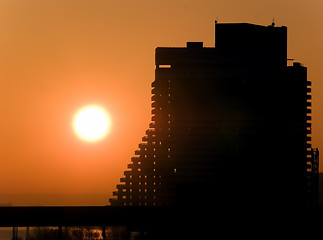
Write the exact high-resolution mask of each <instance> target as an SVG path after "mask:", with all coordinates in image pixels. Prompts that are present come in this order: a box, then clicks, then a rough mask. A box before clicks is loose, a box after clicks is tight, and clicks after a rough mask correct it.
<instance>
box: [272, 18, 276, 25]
mask: <svg viewBox="0 0 323 240" xmlns="http://www.w3.org/2000/svg"><path fill="white" fill-rule="evenodd" d="M275 25H276V23H275V18H273V22H272V24H271V26H272V27H275Z"/></svg>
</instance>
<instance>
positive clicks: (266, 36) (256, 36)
mask: <svg viewBox="0 0 323 240" xmlns="http://www.w3.org/2000/svg"><path fill="white" fill-rule="evenodd" d="M215 34H216V38H215V39H216V41H215V47H214V48H208V47H204V46H203V43H202V42H188V43H187V46H186V47H183V48H160V47H158V48H157V49H156V70H155V81H154V82H153V83H152V88H153V89H152V94H153V96H152V122H151V124H150V125H149V129H148V130H147V131H146V136H144V137H143V139H142V141H143V142H142V143H140V144H139V150H137V151H135V155H136V156H135V157H133V158H132V159H131V162H132V163H131V164H129V165H128V167H129V169H130V170H128V171H125V172H124V174H125V176H124V177H123V178H121V182H122V183H121V184H120V185H117V191H115V192H114V195H115V196H116V198H113V199H110V202H111V204H112V205H122V206H124V205H126V206H173V205H177V206H178V205H179V206H187V205H190V206H193V205H194V204H195V205H201V204H203V205H205V204H206V205H213V206H214V205H219V206H223V205H225V206H237V205H244V206H246V205H248V206H252V207H256V206H259V205H262V206H263V205H264V204H266V206H272V207H277V206H280V207H282V206H291V207H292V206H295V207H299V206H312V205H315V204H316V203H317V198H318V196H317V192H318V189H317V181H318V179H317V178H318V150H317V149H313V148H312V145H311V82H310V81H308V80H307V68H306V67H304V66H302V65H301V64H300V63H297V62H294V63H293V64H292V66H288V64H287V28H286V27H284V26H283V27H275V25H274V24H272V25H269V26H259V25H254V24H247V23H227V24H226V23H217V22H216V31H215Z"/></svg>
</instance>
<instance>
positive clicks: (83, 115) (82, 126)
mask: <svg viewBox="0 0 323 240" xmlns="http://www.w3.org/2000/svg"><path fill="white" fill-rule="evenodd" d="M110 126H111V121H110V118H109V116H108V114H107V112H106V110H105V109H104V108H102V107H100V106H98V105H88V106H85V107H83V108H82V109H81V110H79V111H78V112H77V113H76V114H75V117H74V119H73V128H74V131H75V132H76V134H77V135H78V136H79V137H80V138H81V139H82V140H85V141H88V142H96V141H99V140H101V139H103V138H104V137H105V136H106V135H107V134H108V132H109V130H110Z"/></svg>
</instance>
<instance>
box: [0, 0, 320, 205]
mask: <svg viewBox="0 0 323 240" xmlns="http://www.w3.org/2000/svg"><path fill="white" fill-rule="evenodd" d="M322 10H323V1H322V0H307V1H300V0H270V1H262V0H260V1H259V0H241V1H237V0H198V1H197V0H196V1H193V0H176V1H174V0H166V1H152V0H137V1H130V0H124V1H110V0H95V1H94V0H46V1H44V0H28V1H25V0H0V84H1V87H0V109H1V119H0V133H1V134H0V198H1V195H3V196H4V195H8V194H14V193H36V194H42V193H63V194H64V193H78V194H91V193H96V194H107V202H108V196H111V193H112V191H114V190H115V185H116V184H118V183H119V180H120V177H123V171H124V170H126V166H127V164H128V163H130V158H131V157H132V156H133V155H134V151H135V150H136V149H137V147H138V144H139V143H140V141H141V138H142V136H144V134H145V130H146V129H147V128H148V124H149V122H150V111H151V109H150V105H151V101H150V97H151V94H150V91H151V82H152V81H153V80H154V68H155V66H154V53H155V52H154V51H155V48H156V47H157V46H175V47H181V46H185V44H186V42H187V41H203V42H204V45H205V46H208V47H213V46H214V20H215V19H217V20H218V21H219V22H248V23H254V24H260V25H269V24H271V23H272V19H273V18H275V22H276V25H277V26H282V25H285V26H287V27H288V58H294V59H295V61H299V62H301V63H303V64H304V65H305V66H307V67H308V78H309V80H311V81H312V82H313V144H314V146H316V147H319V148H320V149H322V150H323V126H322V125H321V124H320V123H321V122H322V121H323V115H322V113H320V107H321V105H322V104H323V94H322V93H323V82H322V81H321V78H322V71H323V70H322V69H323V68H322V64H321V61H322V59H321V58H322V56H323V45H322V43H323V28H322V23H323V15H322V14H321V13H322ZM291 90H292V89H291ZM273 97H274V96H273ZM92 103H96V104H101V105H102V106H104V107H106V109H107V111H108V112H109V113H110V115H111V118H112V129H111V132H110V134H109V135H108V137H107V138H106V139H104V140H103V141H101V142H98V143H95V144H89V143H86V142H82V141H81V140H79V139H78V138H77V137H76V136H75V134H74V132H73V130H72V127H71V121H72V119H73V116H74V113H75V112H76V111H77V110H78V109H79V108H81V107H82V106H84V105H87V104H92ZM282 106H284V105H283V103H282ZM284 107H287V108H288V106H284ZM320 169H321V171H323V164H321V168H320ZM0 202H1V199H0Z"/></svg>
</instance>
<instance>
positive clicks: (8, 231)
mask: <svg viewBox="0 0 323 240" xmlns="http://www.w3.org/2000/svg"><path fill="white" fill-rule="evenodd" d="M18 237H19V239H22V240H25V239H26V228H24V227H21V228H19V232H18ZM0 240H12V228H7V227H0Z"/></svg>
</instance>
